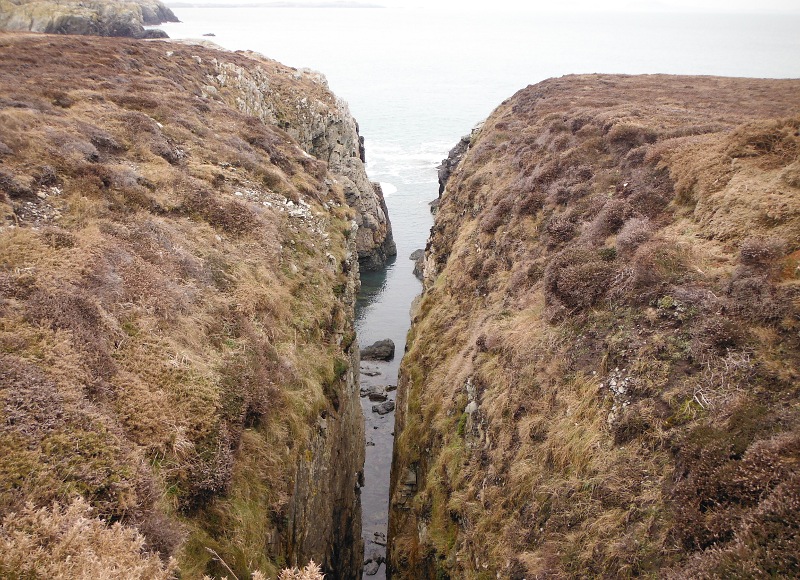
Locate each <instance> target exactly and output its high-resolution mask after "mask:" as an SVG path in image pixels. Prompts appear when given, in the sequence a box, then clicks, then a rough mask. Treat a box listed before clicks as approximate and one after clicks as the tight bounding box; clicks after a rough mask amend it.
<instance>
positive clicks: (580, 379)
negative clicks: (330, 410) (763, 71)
mask: <svg viewBox="0 0 800 580" xmlns="http://www.w3.org/2000/svg"><path fill="white" fill-rule="evenodd" d="M799 135H800V82H798V81H766V80H747V79H720V78H691V77H665V76H651V77H615V76H585V77H565V78H563V79H555V80H550V81H546V82H544V83H541V84H539V85H536V86H531V87H528V88H527V89H525V90H523V91H520V92H519V93H517V94H516V95H515V96H514V97H513V98H511V99H509V100H508V101H506V102H505V103H503V104H502V105H501V106H500V107H499V108H498V109H497V110H496V111H495V112H494V114H493V115H492V116H491V117H490V118H489V119H488V121H487V122H486V124H485V125H484V127H483V128H482V130H481V131H480V132H479V133H478V134H477V135H476V136H475V138H474V139H473V142H472V144H471V147H470V151H469V152H468V153H467V155H466V157H465V159H464V160H463V161H462V163H461V164H460V166H459V168H458V170H457V171H456V172H455V175H454V176H453V177H451V178H450V181H449V183H448V185H447V188H446V191H445V192H444V194H443V196H442V203H441V207H440V209H439V213H438V214H437V217H436V223H435V225H434V228H433V231H432V236H431V239H430V244H429V250H428V253H427V272H426V275H427V284H426V286H427V289H426V292H425V293H424V295H423V299H422V301H421V303H420V306H419V308H418V310H417V312H416V313H415V317H414V324H413V326H412V330H411V334H410V348H409V351H408V354H407V355H406V358H405V359H404V361H403V366H402V380H401V389H400V398H401V401H400V403H399V405H398V434H399V436H398V439H397V442H396V447H395V449H396V455H395V463H394V471H393V499H392V501H393V505H392V511H391V522H390V536H391V538H390V542H392V544H393V545H392V546H391V558H392V561H393V564H394V566H395V567H396V568H397V569H398V570H399V576H400V577H415V576H414V574H415V572H413V571H414V570H415V569H416V570H424V571H425V574H427V575H428V576H429V577H447V576H448V575H449V576H450V577H453V578H494V577H496V575H497V574H499V576H497V577H510V578H534V577H555V578H559V577H595V576H603V577H628V576H650V575H659V576H663V575H668V574H674V575H675V576H676V577H731V575H736V576H740V577H741V576H748V575H754V576H758V577H763V576H766V575H775V576H779V577H780V576H796V575H797V574H798V573H800V563H799V562H798V554H800V545H798V539H797V538H798V537H800V536H799V535H798V527H800V520H799V518H798V515H797V514H798V512H797V507H798V502H800V476H798V470H797V465H798V461H800V392H798V388H799V386H800V371H799V370H798V369H800V340H799V339H798V332H799V331H800V318H799V313H800V269H798V268H799V266H800V161H799V156H800V137H799ZM473 401H474V402H473ZM470 403H472V404H470ZM409 490H410V491H412V492H413V491H416V493H412V494H410V496H409V494H405V495H404V491H405V492H407V491H409ZM404 574H405V575H404Z"/></svg>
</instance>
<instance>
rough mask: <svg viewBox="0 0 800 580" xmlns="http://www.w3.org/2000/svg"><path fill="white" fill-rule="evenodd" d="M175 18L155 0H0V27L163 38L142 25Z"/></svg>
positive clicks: (160, 22) (11, 29) (64, 32)
mask: <svg viewBox="0 0 800 580" xmlns="http://www.w3.org/2000/svg"><path fill="white" fill-rule="evenodd" d="M164 22H178V18H177V17H176V16H175V14H174V13H173V12H172V10H170V9H169V8H167V7H166V6H165V5H164V4H162V3H161V2H160V1H159V0H92V1H88V2H85V1H80V0H0V30H8V31H25V32H46V33H51V34H80V35H90V36H128V37H132V38H166V37H167V33H166V32H164V31H163V30H148V29H145V28H144V27H145V26H148V25H156V24H162V23H164Z"/></svg>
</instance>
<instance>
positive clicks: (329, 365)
mask: <svg viewBox="0 0 800 580" xmlns="http://www.w3.org/2000/svg"><path fill="white" fill-rule="evenodd" d="M362 158H363V148H362V144H361V142H360V139H359V137H358V134H357V130H356V124H355V121H353V119H352V117H350V115H349V113H348V112H347V109H346V107H345V106H344V104H343V103H341V101H339V100H337V99H336V97H335V96H333V95H332V94H331V93H330V91H329V90H328V89H327V85H326V83H325V82H324V79H322V78H321V77H320V76H319V75H316V74H313V73H308V72H301V71H297V70H295V69H290V68H288V67H284V66H282V65H280V64H278V63H276V62H274V61H270V60H268V59H265V58H263V57H260V56H258V55H253V54H242V53H228V52H224V51H221V50H215V49H213V48H208V47H205V46H192V45H186V44H177V43H163V42H160V41H157V42H150V43H141V42H136V41H129V40H122V39H114V40H110V39H99V38H85V37H81V38H76V37H64V36H44V35H31V34H27V35H26V34H8V33H0V196H1V197H0V220H1V222H0V223H1V225H0V256H1V257H2V260H0V264H1V265H0V345H1V346H0V445H2V448H3V449H4V453H3V454H2V457H0V473H2V482H3V483H2V487H0V521H2V525H3V526H4V527H3V529H4V530H12V529H13V530H16V531H18V532H19V533H16V532H15V534H12V535H4V536H3V540H2V541H3V542H4V543H3V550H2V556H0V575H4V574H5V573H6V572H8V573H11V572H10V571H12V570H13V571H14V572H15V573H21V572H20V571H22V572H26V573H28V572H29V573H31V574H44V573H46V574H52V573H56V572H53V570H58V569H59V568H58V566H62V565H63V566H66V567H67V568H64V569H63V570H66V569H74V566H79V565H85V566H88V568H86V569H88V570H94V572H93V573H95V574H102V573H105V572H102V570H106V571H108V570H114V569H117V570H119V569H131V570H133V569H134V568H133V567H131V566H134V564H132V563H131V562H135V561H137V559H139V560H142V561H145V560H146V561H147V565H146V566H145V565H144V564H142V565H141V566H140V567H139V568H136V569H140V570H145V569H147V570H148V572H146V573H145V572H142V574H143V577H151V578H152V577H159V574H161V577H166V576H167V575H168V573H169V570H175V569H177V570H179V571H180V574H181V577H183V578H201V577H203V575H205V574H209V575H212V576H224V575H230V574H231V572H233V573H235V574H236V575H237V576H238V577H240V578H245V577H250V575H251V574H252V573H254V572H262V573H264V574H267V575H272V576H274V575H275V574H276V573H277V572H278V571H279V569H281V568H282V567H284V566H291V565H296V564H305V563H306V562H307V561H308V560H309V559H311V558H313V559H314V560H315V561H316V562H317V563H319V564H321V565H322V567H323V570H324V571H325V572H326V573H327V574H329V576H331V577H338V578H357V577H359V576H360V568H361V561H362V555H363V554H362V551H363V546H362V545H361V533H360V521H361V515H360V514H361V512H360V502H359V493H358V486H359V484H360V482H361V478H362V469H363V458H364V455H363V454H364V433H363V417H362V415H361V410H360V405H359V399H358V396H359V394H358V390H359V389H358V383H357V380H358V379H357V369H358V359H359V353H358V344H357V341H356V340H355V334H354V328H353V317H354V303H355V296H356V293H357V291H358V286H359V278H358V273H359V259H360V260H361V261H362V262H364V261H367V262H371V263H373V264H377V263H379V262H380V261H381V260H382V259H383V256H384V255H385V254H387V253H389V252H388V250H387V249H388V248H391V245H392V243H391V228H390V225H389V222H388V218H387V216H386V212H385V207H383V204H382V198H381V196H380V191H379V189H377V188H376V187H374V186H373V185H372V184H370V183H369V181H368V180H367V178H366V174H365V173H364V169H363V162H362ZM76 496H80V497H82V498H84V501H83V503H82V502H81V501H76V500H75V498H76ZM54 502H55V503H54ZM26 505H27V506H29V507H26ZM59 506H63V507H59ZM40 508H41V510H43V511H42V512H41V514H44V515H34V514H33V513H32V512H31V513H28V511H25V510H36V509H40ZM37 513H38V512H37ZM81 518H88V520H87V519H81ZM63 520H68V521H69V522H72V523H70V524H63V523H62V524H58V526H57V529H58V530H60V531H59V532H58V534H67V535H68V534H70V533H72V532H71V531H70V530H71V529H72V528H70V526H71V525H84V524H82V523H81V522H86V521H89V522H93V523H92V524H91V525H92V526H94V527H93V528H92V529H93V530H95V533H96V534H97V539H96V541H95V540H92V541H89V540H87V542H88V544H87V545H85V546H83V548H85V550H83V551H82V549H81V545H80V544H79V545H77V547H74V551H73V552H72V555H71V556H70V560H69V562H67V561H64V560H63V559H59V558H60V557H59V556H56V555H54V554H55V550H56V546H57V545H58V541H57V540H54V539H52V538H53V537H54V536H50V535H48V536H47V537H48V538H51V540H48V542H47V543H46V544H41V541H42V540H41V538H42V537H44V536H45V535H47V534H52V532H51V531H49V528H45V524H44V523H43V522H50V521H63ZM37 522H38V523H37ZM112 523H117V524H119V526H117V527H109V525H110V524H112ZM120 526H121V527H120ZM58 534H57V535H58ZM59 537H60V536H59ZM92 537H94V536H92ZM121 537H124V538H125V541H124V542H123V541H122V540H120V539H119V538H121ZM12 538H13V539H12ZM34 544H35V545H46V546H47V547H46V548H45V549H44V551H41V550H40V551H39V552H36V554H33V552H31V549H30V546H31V545H34ZM47 550H54V551H53V552H48V551H47ZM103 550H106V552H104V551H103ZM62 553H63V552H62ZM92 554H96V555H99V556H100V557H99V558H94V559H92V556H91V555H92ZM159 558H160V560H159ZM70 562H71V563H70ZM124 562H127V563H124ZM70 566H72V567H73V568H69V567H70ZM92 566H95V568H92ZM97 566H106V567H107V568H103V569H102V570H101V569H100V568H97ZM120 567H122V568H120ZM155 568H158V569H159V570H160V572H159V573H156V572H154V571H153V570H154V569H155ZM63 570H62V572H63ZM63 573H65V574H69V572H63ZM108 573H111V572H108Z"/></svg>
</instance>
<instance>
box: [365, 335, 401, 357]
mask: <svg viewBox="0 0 800 580" xmlns="http://www.w3.org/2000/svg"><path fill="white" fill-rule="evenodd" d="M394 349H395V347H394V341H392V340H391V339H388V338H386V339H384V340H379V341H378V342H376V343H374V344H371V345H370V346H368V347H366V348H363V349H361V360H382V361H390V360H392V359H393V358H394Z"/></svg>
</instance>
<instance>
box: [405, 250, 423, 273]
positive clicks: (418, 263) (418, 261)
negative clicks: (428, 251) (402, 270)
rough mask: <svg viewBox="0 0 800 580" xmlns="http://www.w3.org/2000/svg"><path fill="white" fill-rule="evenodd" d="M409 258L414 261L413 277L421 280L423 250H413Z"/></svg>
mask: <svg viewBox="0 0 800 580" xmlns="http://www.w3.org/2000/svg"><path fill="white" fill-rule="evenodd" d="M409 258H410V259H411V260H414V276H416V277H417V278H419V279H420V280H422V279H423V268H424V266H425V250H414V252H413V253H412V254H411V256H410V257H409Z"/></svg>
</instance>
